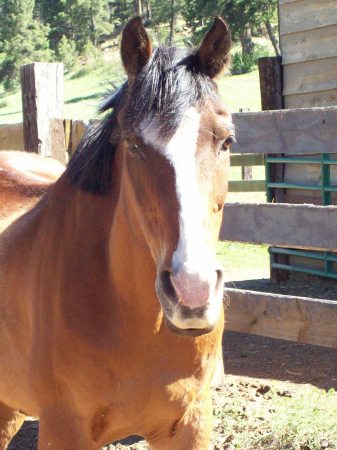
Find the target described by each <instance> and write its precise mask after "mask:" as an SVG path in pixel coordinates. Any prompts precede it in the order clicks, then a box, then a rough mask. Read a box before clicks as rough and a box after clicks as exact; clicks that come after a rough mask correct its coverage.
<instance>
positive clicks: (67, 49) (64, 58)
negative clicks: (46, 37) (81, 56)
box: [57, 36, 77, 70]
mask: <svg viewBox="0 0 337 450" xmlns="http://www.w3.org/2000/svg"><path fill="white" fill-rule="evenodd" d="M57 59H58V60H59V61H60V62H63V64H64V67H65V68H66V69H67V70H69V69H71V68H73V67H74V65H75V63H76V60H77V52H76V46H75V43H74V41H72V40H70V39H68V38H67V37H66V36H62V38H61V40H60V42H59V44H58V46H57Z"/></svg>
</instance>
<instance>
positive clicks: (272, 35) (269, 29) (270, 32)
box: [265, 20, 281, 56]
mask: <svg viewBox="0 0 337 450" xmlns="http://www.w3.org/2000/svg"><path fill="white" fill-rule="evenodd" d="M265 25H266V28H267V32H268V36H269V39H270V40H271V43H272V44H273V47H274V50H275V54H276V56H281V52H280V49H279V46H278V42H277V39H276V36H275V33H274V31H273V28H272V26H271V23H270V22H269V20H266V21H265Z"/></svg>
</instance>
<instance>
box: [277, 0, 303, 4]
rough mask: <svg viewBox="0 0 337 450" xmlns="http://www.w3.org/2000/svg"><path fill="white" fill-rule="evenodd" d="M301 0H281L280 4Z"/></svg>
mask: <svg viewBox="0 0 337 450" xmlns="http://www.w3.org/2000/svg"><path fill="white" fill-rule="evenodd" d="M299 1H301V0H279V5H285V4H286V3H294V2H299Z"/></svg>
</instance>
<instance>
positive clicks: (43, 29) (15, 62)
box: [0, 0, 52, 89]
mask: <svg viewBox="0 0 337 450" xmlns="http://www.w3.org/2000/svg"><path fill="white" fill-rule="evenodd" d="M34 3H35V2H34V1H33V0H6V1H4V2H3V3H2V5H1V10H2V26H1V36H0V45H1V47H0V51H1V52H2V53H3V55H4V56H3V58H2V61H1V64H0V81H2V82H4V86H5V88H7V89H11V88H13V87H14V86H15V84H16V83H17V81H18V78H19V68H20V66H21V65H22V64H25V63H28V62H31V61H33V60H34V61H47V62H48V61H50V60H51V58H52V52H51V50H50V48H49V42H48V32H49V27H48V26H44V25H42V24H41V23H40V21H39V20H38V19H35V18H34V17H33V10H34Z"/></svg>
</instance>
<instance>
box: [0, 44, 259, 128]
mask: <svg viewBox="0 0 337 450" xmlns="http://www.w3.org/2000/svg"><path fill="white" fill-rule="evenodd" d="M124 79H125V76H124V73H123V71H122V68H121V63H120V59H119V55H118V53H117V52H116V53H115V54H113V55H112V60H111V61H109V62H102V61H98V62H95V61H93V62H91V63H90V64H87V65H85V66H81V67H78V68H77V70H75V71H72V72H70V73H68V74H66V75H65V83H64V98H65V105H64V117H65V118H72V119H91V118H94V117H95V116H96V110H97V106H98V105H99V104H100V102H101V101H102V99H103V97H104V95H105V94H106V93H107V92H108V91H109V90H111V89H114V88H116V87H117V86H119V85H120V84H121V83H122V82H123V81H124ZM218 84H219V88H220V92H221V96H222V98H223V99H224V102H225V104H226V105H227V107H228V108H229V109H230V110H231V111H233V112H235V111H239V109H240V108H245V109H247V108H248V109H250V110H251V111H258V110H260V109H261V106H260V88H259V79H258V72H257V71H256V70H255V71H254V72H251V73H249V74H246V75H237V76H222V77H220V78H219V80H218ZM1 104H2V105H3V106H2V107H1ZM16 122H22V107H21V92H20V90H18V91H16V92H14V93H6V92H4V90H3V87H2V86H0V124H6V123H16Z"/></svg>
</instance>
